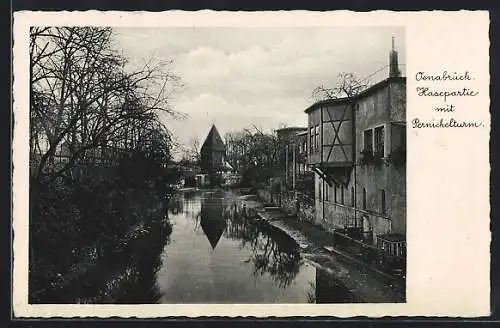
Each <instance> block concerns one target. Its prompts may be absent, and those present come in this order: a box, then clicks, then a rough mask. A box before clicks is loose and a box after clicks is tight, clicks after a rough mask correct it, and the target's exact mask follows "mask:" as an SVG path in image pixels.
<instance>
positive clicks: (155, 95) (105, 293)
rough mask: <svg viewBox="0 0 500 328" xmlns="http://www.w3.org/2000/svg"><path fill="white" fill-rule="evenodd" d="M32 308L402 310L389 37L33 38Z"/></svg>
mask: <svg viewBox="0 0 500 328" xmlns="http://www.w3.org/2000/svg"><path fill="white" fill-rule="evenodd" d="M29 65H30V66H29V79H30V84H29V87H30V89H29V98H30V102H29V104H30V107H29V277H28V279H29V280H28V281H29V288H28V295H29V303H30V304H271V303H273V304H287V303H303V304H309V303H405V302H406V247H407V244H406V226H407V225H406V218H407V209H406V203H407V199H406V151H407V147H406V130H407V127H406V121H407V119H406V91H407V90H406V89H407V88H406V32H405V28H404V27H403V26H304V27H301V26H290V27H272V26H270V27H238V26H235V27H231V26H221V27H217V26H192V27H189V26H182V27H175V26H173V27H161V26H160V27H155V26H151V27H147V26H140V27H137V26H135V27H134V26H130V27H124V26H31V27H30V29H29Z"/></svg>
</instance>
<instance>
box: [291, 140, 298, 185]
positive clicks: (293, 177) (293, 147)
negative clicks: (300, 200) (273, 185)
mask: <svg viewBox="0 0 500 328" xmlns="http://www.w3.org/2000/svg"><path fill="white" fill-rule="evenodd" d="M292 156H293V165H292V166H293V169H292V171H293V175H292V187H293V189H294V190H295V179H296V178H295V173H296V170H297V167H296V166H297V162H296V160H295V145H292Z"/></svg>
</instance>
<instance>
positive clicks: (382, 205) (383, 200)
mask: <svg viewBox="0 0 500 328" xmlns="http://www.w3.org/2000/svg"><path fill="white" fill-rule="evenodd" d="M380 206H381V212H382V213H383V214H385V211H386V208H385V190H384V189H382V195H381V204H380Z"/></svg>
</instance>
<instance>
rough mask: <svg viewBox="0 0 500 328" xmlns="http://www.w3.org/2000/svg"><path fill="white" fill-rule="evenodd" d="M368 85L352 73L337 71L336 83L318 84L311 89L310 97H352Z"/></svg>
mask: <svg viewBox="0 0 500 328" xmlns="http://www.w3.org/2000/svg"><path fill="white" fill-rule="evenodd" d="M367 87H368V83H367V82H366V81H365V80H361V79H360V78H358V77H357V76H356V75H354V74H353V73H345V72H342V73H339V75H338V77H337V83H336V84H335V85H334V86H333V87H332V88H329V87H326V86H324V85H320V86H318V87H316V88H314V90H313V91H312V95H311V97H312V98H313V99H314V100H315V101H321V100H326V99H336V98H343V97H353V96H355V95H356V94H358V93H359V92H361V91H362V90H364V89H366V88H367Z"/></svg>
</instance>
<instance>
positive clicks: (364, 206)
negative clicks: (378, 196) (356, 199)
mask: <svg viewBox="0 0 500 328" xmlns="http://www.w3.org/2000/svg"><path fill="white" fill-rule="evenodd" d="M363 209H364V210H366V189H365V188H363Z"/></svg>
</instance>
